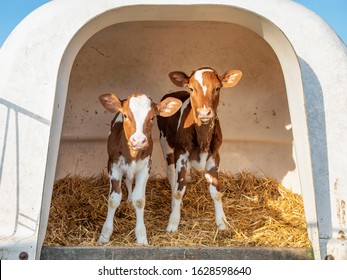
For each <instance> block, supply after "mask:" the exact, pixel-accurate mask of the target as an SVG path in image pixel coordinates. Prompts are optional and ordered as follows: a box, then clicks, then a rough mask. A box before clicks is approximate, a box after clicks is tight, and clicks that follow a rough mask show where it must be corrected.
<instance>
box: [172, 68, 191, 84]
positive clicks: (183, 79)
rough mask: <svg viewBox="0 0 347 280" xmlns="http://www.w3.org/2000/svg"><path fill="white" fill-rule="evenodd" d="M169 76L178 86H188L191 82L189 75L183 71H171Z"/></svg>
mask: <svg viewBox="0 0 347 280" xmlns="http://www.w3.org/2000/svg"><path fill="white" fill-rule="evenodd" d="M169 77H170V79H171V81H172V82H173V83H174V84H175V85H176V86H178V87H186V86H187V85H188V83H189V77H188V76H187V75H186V74H185V73H183V72H179V71H174V72H171V73H170V74H169Z"/></svg>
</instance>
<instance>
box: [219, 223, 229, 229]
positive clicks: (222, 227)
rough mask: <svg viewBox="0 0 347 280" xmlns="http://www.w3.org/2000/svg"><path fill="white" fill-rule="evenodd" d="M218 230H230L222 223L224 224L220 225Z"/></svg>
mask: <svg viewBox="0 0 347 280" xmlns="http://www.w3.org/2000/svg"><path fill="white" fill-rule="evenodd" d="M218 229H219V230H227V229H228V226H227V225H226V224H225V223H222V224H219V225H218Z"/></svg>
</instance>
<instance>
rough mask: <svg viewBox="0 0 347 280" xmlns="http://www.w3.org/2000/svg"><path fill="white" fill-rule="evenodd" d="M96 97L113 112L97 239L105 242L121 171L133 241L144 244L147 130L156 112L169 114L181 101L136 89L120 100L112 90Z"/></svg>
mask: <svg viewBox="0 0 347 280" xmlns="http://www.w3.org/2000/svg"><path fill="white" fill-rule="evenodd" d="M99 100H100V102H101V104H102V105H103V106H104V107H105V109H106V110H108V111H109V112H111V113H116V116H115V117H114V119H113V120H112V122H111V132H110V135H109V137H108V144H107V151H108V156H109V159H108V173H109V177H110V193H109V200H108V212H107V218H106V221H105V223H104V225H103V227H102V231H101V234H100V237H99V242H109V240H110V236H111V234H112V232H113V218H114V214H115V212H116V209H117V208H118V206H119V204H120V202H121V200H122V191H121V182H122V178H123V175H124V176H125V184H126V186H127V189H128V200H129V201H132V204H133V206H134V208H135V210H136V228H135V235H136V241H137V243H138V244H147V243H148V242H147V234H146V227H145V224H144V207H145V192H146V184H147V179H148V176H149V172H150V169H151V155H152V150H153V140H152V136H151V132H152V127H153V123H154V118H155V116H156V115H160V116H162V117H168V116H171V115H172V114H174V113H176V112H177V110H178V109H179V108H180V106H181V105H182V102H181V101H180V100H178V99H176V98H172V97H169V98H166V99H164V100H162V101H161V102H159V103H158V104H155V103H154V102H153V101H152V100H151V99H150V98H149V97H148V96H146V95H144V94H139V93H135V94H132V95H130V96H129V97H128V98H127V99H125V100H122V101H121V100H119V99H118V97H117V96H116V95H114V94H112V93H109V94H103V95H101V96H99ZM134 179H135V187H134V190H133V189H132V186H133V180H134Z"/></svg>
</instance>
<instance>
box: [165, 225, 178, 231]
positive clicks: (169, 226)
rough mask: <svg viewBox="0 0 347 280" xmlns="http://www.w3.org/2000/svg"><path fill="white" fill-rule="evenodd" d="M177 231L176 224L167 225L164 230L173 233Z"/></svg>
mask: <svg viewBox="0 0 347 280" xmlns="http://www.w3.org/2000/svg"><path fill="white" fill-rule="evenodd" d="M177 229H178V224H177V225H176V224H169V225H168V226H167V228H166V231H167V232H175V231H177Z"/></svg>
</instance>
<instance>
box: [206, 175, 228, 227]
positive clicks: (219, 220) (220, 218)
mask: <svg viewBox="0 0 347 280" xmlns="http://www.w3.org/2000/svg"><path fill="white" fill-rule="evenodd" d="M206 177H207V176H206ZM211 181H212V179H211ZM209 190H210V195H211V198H212V200H213V203H214V209H215V217H216V224H217V227H218V229H220V230H224V229H227V225H226V218H225V214H224V211H223V205H222V193H221V192H218V191H217V189H216V187H215V186H213V185H212V184H210V187H209Z"/></svg>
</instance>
